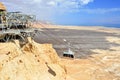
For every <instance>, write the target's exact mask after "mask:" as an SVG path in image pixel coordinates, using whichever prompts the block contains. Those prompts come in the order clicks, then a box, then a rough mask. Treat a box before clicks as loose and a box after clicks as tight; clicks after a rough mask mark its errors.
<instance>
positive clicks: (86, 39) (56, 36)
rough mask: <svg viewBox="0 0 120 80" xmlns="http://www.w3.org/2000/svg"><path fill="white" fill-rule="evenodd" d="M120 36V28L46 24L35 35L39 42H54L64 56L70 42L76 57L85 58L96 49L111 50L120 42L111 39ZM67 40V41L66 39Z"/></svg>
mask: <svg viewBox="0 0 120 80" xmlns="http://www.w3.org/2000/svg"><path fill="white" fill-rule="evenodd" d="M112 38H113V39H115V38H118V39H119V38H120V31H119V29H109V28H105V27H100V26H95V27H92V26H90V27H86V26H85V27H84V26H83V27H76V26H52V25H44V26H43V27H42V28H41V31H40V32H39V33H38V34H37V35H36V36H35V41H36V42H38V43H51V44H53V46H54V48H55V50H56V51H57V53H58V55H59V56H60V57H62V54H63V52H64V51H66V50H67V49H68V42H69V43H70V44H71V49H72V51H74V52H75V57H76V58H85V57H88V56H90V55H91V54H93V53H94V52H93V51H92V50H94V49H103V50H109V49H110V47H112V46H119V44H116V43H111V42H110V40H109V39H112ZM64 39H66V40H67V42H65V41H64Z"/></svg>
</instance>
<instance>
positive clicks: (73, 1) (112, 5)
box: [1, 0, 120, 25]
mask: <svg viewBox="0 0 120 80" xmlns="http://www.w3.org/2000/svg"><path fill="white" fill-rule="evenodd" d="M1 2H3V3H4V4H5V6H7V10H8V11H10V12H13V11H21V12H23V13H27V14H33V15H36V17H37V20H41V21H46V22H50V23H53V24H62V25H120V0H1Z"/></svg>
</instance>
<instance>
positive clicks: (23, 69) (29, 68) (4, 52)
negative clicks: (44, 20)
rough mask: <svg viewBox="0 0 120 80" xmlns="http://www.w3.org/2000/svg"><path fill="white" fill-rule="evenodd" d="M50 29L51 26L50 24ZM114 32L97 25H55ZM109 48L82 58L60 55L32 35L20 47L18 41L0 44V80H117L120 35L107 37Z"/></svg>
mask: <svg viewBox="0 0 120 80" xmlns="http://www.w3.org/2000/svg"><path fill="white" fill-rule="evenodd" d="M49 28H52V27H49ZM53 28H64V29H77V30H96V31H98V32H107V33H116V35H119V34H120V32H119V30H117V29H107V28H100V27H96V28H95V27H93V28H87V27H86V28H85V27H59V26H57V27H55V26H53ZM106 40H107V41H108V42H110V43H115V44H118V46H111V47H110V48H109V49H106V50H105V49H91V52H93V53H94V54H91V55H90V56H89V57H87V58H85V59H69V58H60V57H59V56H58V55H57V53H56V51H55V49H53V47H52V44H39V43H36V42H35V41H34V40H31V38H28V43H26V44H25V45H23V46H20V45H19V41H13V42H8V43H0V80H120V46H119V44H120V38H118V37H114V36H107V37H106Z"/></svg>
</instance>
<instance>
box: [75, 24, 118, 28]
mask: <svg viewBox="0 0 120 80" xmlns="http://www.w3.org/2000/svg"><path fill="white" fill-rule="evenodd" d="M76 26H102V27H107V28H120V24H104V25H91V24H88V25H86V24H84V25H83V24H82V25H76Z"/></svg>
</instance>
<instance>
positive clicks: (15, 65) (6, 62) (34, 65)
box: [0, 40, 66, 80]
mask: <svg viewBox="0 0 120 80" xmlns="http://www.w3.org/2000/svg"><path fill="white" fill-rule="evenodd" d="M59 60H60V59H59V57H58V56H57V54H56V51H55V50H54V49H53V48H52V45H51V44H38V43H36V42H34V41H32V40H29V42H28V43H27V44H25V45H24V46H23V47H22V48H21V47H20V45H19V43H18V42H17V41H15V43H12V42H10V43H0V80H65V75H66V73H65V70H64V68H63V67H62V65H60V64H59Z"/></svg>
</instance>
